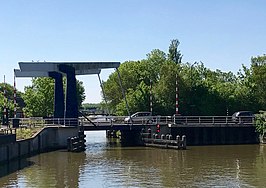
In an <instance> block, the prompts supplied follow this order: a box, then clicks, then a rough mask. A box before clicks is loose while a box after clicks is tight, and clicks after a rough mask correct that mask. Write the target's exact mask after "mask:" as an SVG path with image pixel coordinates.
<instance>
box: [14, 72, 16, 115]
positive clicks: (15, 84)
mask: <svg viewBox="0 0 266 188" xmlns="http://www.w3.org/2000/svg"><path fill="white" fill-rule="evenodd" d="M14 118H17V90H16V76H15V70H14Z"/></svg>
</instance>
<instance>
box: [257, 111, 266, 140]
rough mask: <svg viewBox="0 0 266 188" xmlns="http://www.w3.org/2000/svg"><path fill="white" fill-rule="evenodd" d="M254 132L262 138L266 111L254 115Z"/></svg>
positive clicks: (264, 130) (264, 129) (265, 126)
mask: <svg viewBox="0 0 266 188" xmlns="http://www.w3.org/2000/svg"><path fill="white" fill-rule="evenodd" d="M256 131H257V132H258V133H259V134H260V135H261V136H263V135H264V134H265V132H266V111H260V113H259V114H256Z"/></svg>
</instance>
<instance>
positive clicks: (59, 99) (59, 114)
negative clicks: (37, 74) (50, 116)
mask: <svg viewBox="0 0 266 188" xmlns="http://www.w3.org/2000/svg"><path fill="white" fill-rule="evenodd" d="M49 77H51V78H53V79H54V80H55V86H54V118H60V119H61V118H64V107H65V104H64V90H63V78H62V74H61V73H58V72H49Z"/></svg>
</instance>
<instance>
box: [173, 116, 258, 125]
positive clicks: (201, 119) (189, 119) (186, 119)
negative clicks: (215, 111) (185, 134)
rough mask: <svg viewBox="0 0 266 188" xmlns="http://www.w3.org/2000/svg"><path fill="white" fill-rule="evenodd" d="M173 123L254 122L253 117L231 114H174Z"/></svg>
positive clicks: (229, 123)
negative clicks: (233, 115)
mask: <svg viewBox="0 0 266 188" xmlns="http://www.w3.org/2000/svg"><path fill="white" fill-rule="evenodd" d="M173 118H174V123H175V124H177V125H178V124H183V125H194V124H195V125H202V124H205V125H236V124H245V125H253V124H254V122H255V118H254V117H238V118H237V119H234V118H232V116H177V115H174V116H173Z"/></svg>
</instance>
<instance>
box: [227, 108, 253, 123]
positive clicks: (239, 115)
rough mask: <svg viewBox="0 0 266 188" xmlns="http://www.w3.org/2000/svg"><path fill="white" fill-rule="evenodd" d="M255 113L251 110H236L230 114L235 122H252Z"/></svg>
mask: <svg viewBox="0 0 266 188" xmlns="http://www.w3.org/2000/svg"><path fill="white" fill-rule="evenodd" d="M254 117H255V115H254V114H253V113H252V112H251V111H238V112H235V113H234V114H233V115H232V121H233V122H235V123H252V122H253V119H254Z"/></svg>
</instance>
